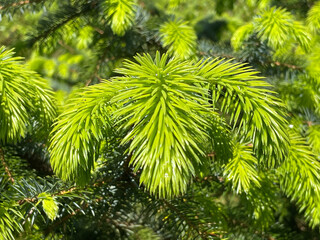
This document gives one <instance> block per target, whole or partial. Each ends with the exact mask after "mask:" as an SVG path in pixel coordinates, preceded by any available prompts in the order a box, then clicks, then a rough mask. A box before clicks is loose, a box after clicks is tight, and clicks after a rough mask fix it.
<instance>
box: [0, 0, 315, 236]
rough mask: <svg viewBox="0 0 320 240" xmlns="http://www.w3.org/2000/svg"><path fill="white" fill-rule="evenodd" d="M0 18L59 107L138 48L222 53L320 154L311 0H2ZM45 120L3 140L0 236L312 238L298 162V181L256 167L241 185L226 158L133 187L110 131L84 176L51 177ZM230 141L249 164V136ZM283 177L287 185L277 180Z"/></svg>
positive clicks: (1, 30)
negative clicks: (268, 92) (164, 185)
mask: <svg viewBox="0 0 320 240" xmlns="http://www.w3.org/2000/svg"><path fill="white" fill-rule="evenodd" d="M0 19H1V21H0V46H6V47H7V48H8V49H10V48H14V49H15V50H14V51H15V56H22V57H24V61H25V62H26V66H27V68H28V69H30V70H32V71H34V72H36V73H38V74H39V75H40V76H41V77H42V78H44V79H46V80H47V81H48V82H49V85H50V86H51V87H52V88H53V89H54V93H53V94H54V95H55V105H56V106H57V107H56V109H55V111H56V112H57V113H61V112H63V110H64V108H65V107H66V104H65V103H66V101H67V99H68V98H70V96H73V94H74V92H75V91H77V90H78V89H80V88H81V87H83V86H89V85H94V84H97V83H100V82H101V81H102V80H103V79H109V78H110V77H113V76H116V73H115V71H114V70H115V68H117V67H120V66H122V61H123V59H131V60H132V59H133V56H134V55H136V54H137V53H144V52H148V53H150V54H151V55H152V56H154V55H155V52H156V50H159V51H160V52H166V51H168V52H169V54H171V55H172V56H178V57H182V58H185V59H193V60H196V59H200V58H202V57H204V58H208V57H212V58H216V57H219V58H224V59H226V60H231V61H239V62H243V63H247V64H249V65H251V66H253V67H254V68H255V69H257V70H258V71H259V72H261V75H262V76H264V77H265V80H266V81H267V82H269V83H271V84H272V85H274V86H275V91H276V92H278V94H279V97H280V98H281V99H282V100H283V102H284V103H285V106H286V108H287V109H288V116H287V120H288V127H289V128H290V129H291V130H292V132H293V133H292V134H293V136H295V137H293V139H295V142H294V144H296V145H294V144H293V145H292V146H291V147H292V149H295V147H296V146H298V145H299V146H300V145H303V146H306V149H304V148H303V149H304V150H303V151H302V153H301V152H299V153H296V152H294V154H296V155H294V156H293V157H294V158H296V159H302V158H304V157H306V156H307V157H310V159H315V161H319V160H320V64H319V62H320V1H314V0H279V1H272V0H201V1H195V0H147V1H142V0H77V1H76V0H63V1H61V0H29V1H21V0H2V1H0ZM1 131H2V129H1ZM50 131H51V128H43V127H41V124H40V122H39V121H37V120H32V121H31V124H30V125H29V126H28V129H27V131H26V134H25V136H24V137H23V138H22V139H21V140H20V142H19V143H18V144H14V143H10V142H0V143H1V145H0V146H1V152H0V160H1V162H2V164H1V165H0V239H44V238H45V239H78V240H81V239H143V240H144V239H230V240H231V239H235V240H241V239H246V240H247V239H252V240H255V239H257V240H258V239H266V240H273V239H274V240H282V239H283V240H285V239H287V240H290V239H295V240H299V239H301V240H305V239H320V234H319V223H320V210H319V209H320V207H319V202H312V201H311V200H310V201H309V199H308V198H309V197H310V196H312V195H313V194H314V195H316V194H317V193H315V192H313V190H312V191H311V192H308V191H306V192H303V194H305V195H304V196H305V198H306V199H304V200H303V199H301V197H300V198H299V196H298V197H297V196H296V192H298V191H300V190H301V188H303V187H301V186H299V184H300V185H301V184H302V183H301V182H303V181H304V180H305V177H306V176H305V175H303V174H302V173H299V171H298V169H299V165H295V164H292V167H291V169H292V171H293V172H294V171H297V172H298V173H297V176H299V177H297V179H299V180H300V182H296V181H295V179H291V182H290V181H289V180H288V181H289V182H285V183H280V182H279V178H278V177H277V175H278V174H280V175H281V174H286V172H285V171H282V172H281V169H280V170H277V171H275V170H270V171H267V172H265V171H264V169H256V168H253V169H251V170H250V169H249V170H250V171H251V172H250V174H251V175H252V179H253V180H252V179H251V180H248V181H249V182H248V183H242V184H244V185H242V186H240V187H239V185H237V181H236V180H234V179H235V178H234V177H235V175H236V174H238V173H236V172H235V173H233V172H232V166H231V165H229V167H228V166H227V167H226V170H225V171H224V169H221V168H219V165H216V164H215V163H214V161H213V162H212V163H211V164H210V166H207V172H206V171H203V172H206V173H207V174H204V175H203V176H199V177H197V178H195V179H194V180H193V183H192V184H191V185H190V186H189V188H188V191H187V193H186V194H185V195H183V196H180V197H177V198H175V199H173V200H164V199H157V198H155V197H154V196H152V195H150V194H149V193H148V192H146V191H144V190H143V189H142V188H141V187H139V172H138V173H133V171H132V169H131V167H129V166H128V161H127V159H126V158H124V156H126V155H124V152H125V149H126V146H119V145H118V142H119V139H116V138H110V139H107V140H106V141H105V142H103V144H102V146H100V148H101V155H99V158H98V162H97V163H96V168H95V170H94V172H92V178H91V180H90V183H89V184H87V185H85V186H84V187H78V186H76V185H73V184H72V183H65V182H63V181H61V180H59V179H58V178H56V177H55V176H54V174H53V171H52V169H51V166H50V163H49V153H48V150H47V148H48V135H49V133H50ZM117 135H118V138H121V137H123V136H124V133H121V132H120V133H118V134H117ZM104 145H108V146H109V147H108V148H104ZM248 148H249V150H248ZM106 149H108V150H106ZM110 149H112V150H110ZM237 150H238V151H239V152H235V153H234V156H238V161H241V157H242V158H245V160H246V161H248V162H250V164H252V165H253V166H255V164H256V162H255V161H256V159H254V158H253V155H252V154H251V152H250V151H251V150H250V147H248V145H245V144H242V145H241V144H239V145H237V148H235V150H234V151H237ZM240 151H241V152H240ZM292 151H294V150H292ZM299 154H300V155H299ZM126 157H128V156H126ZM242 161H243V159H242ZM310 161H312V160H310ZM319 171H320V170H319V169H318V172H317V173H314V177H315V178H317V176H318V175H319V174H320V173H319ZM8 172H9V173H10V175H9V174H8ZM256 172H257V174H258V175H257V179H259V181H258V182H259V183H258V184H254V182H255V180H254V179H255V178H256V176H255V173H256ZM299 174H300V175H299ZM251 181H253V183H252V182H251ZM238 184H239V183H238ZM250 184H251V185H252V186H251V185H250ZM286 184H291V185H293V186H295V187H296V188H294V190H293V191H291V192H290V191H286V189H284V188H283V189H281V186H282V187H283V186H286ZM246 185H247V188H246ZM249 185H250V186H251V187H250V188H249V187H248V186H249ZM241 187H242V188H241ZM243 188H244V189H246V191H243ZM306 188H307V189H310V188H308V186H306ZM316 188H320V186H317V187H316ZM241 189H242V190H241ZM261 189H263V191H261ZM310 199H311V198H310ZM319 199H320V198H319ZM301 206H302V207H301ZM317 211H318V212H317Z"/></svg>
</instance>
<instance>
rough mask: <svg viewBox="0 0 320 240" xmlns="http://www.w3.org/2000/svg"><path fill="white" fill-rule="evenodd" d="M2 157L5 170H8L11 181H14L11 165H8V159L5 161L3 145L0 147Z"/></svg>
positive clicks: (0, 156)
mask: <svg viewBox="0 0 320 240" xmlns="http://www.w3.org/2000/svg"><path fill="white" fill-rule="evenodd" d="M0 159H1V162H2V165H3V167H4V170H5V171H6V173H7V175H8V177H9V179H10V181H11V182H12V183H14V178H13V177H12V174H11V172H10V170H9V167H8V165H7V163H6V161H5V157H4V152H3V149H2V148H1V147H0Z"/></svg>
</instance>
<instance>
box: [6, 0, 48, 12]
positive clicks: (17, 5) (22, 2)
mask: <svg viewBox="0 0 320 240" xmlns="http://www.w3.org/2000/svg"><path fill="white" fill-rule="evenodd" d="M44 1H45V0H26V1H20V2H16V3H11V4H7V5H2V6H0V10H6V9H8V8H11V7H20V6H24V5H27V4H32V3H41V2H44Z"/></svg>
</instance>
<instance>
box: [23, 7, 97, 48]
mask: <svg viewBox="0 0 320 240" xmlns="http://www.w3.org/2000/svg"><path fill="white" fill-rule="evenodd" d="M92 6H94V3H92V4H85V5H82V6H80V7H79V6H70V5H65V6H63V7H61V9H62V10H60V11H57V12H55V13H53V14H49V15H48V16H46V17H45V18H43V19H40V21H39V26H38V29H37V34H36V35H35V36H31V38H30V39H29V40H28V45H31V46H33V45H34V44H35V43H36V42H38V41H40V40H45V39H46V38H48V37H49V36H50V35H51V34H53V33H54V32H56V31H57V30H58V29H60V28H62V27H63V26H65V25H66V24H67V23H69V22H70V21H72V20H73V19H75V18H77V17H80V16H81V15H83V14H84V13H86V12H88V11H91V10H92V9H93V8H92Z"/></svg>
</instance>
